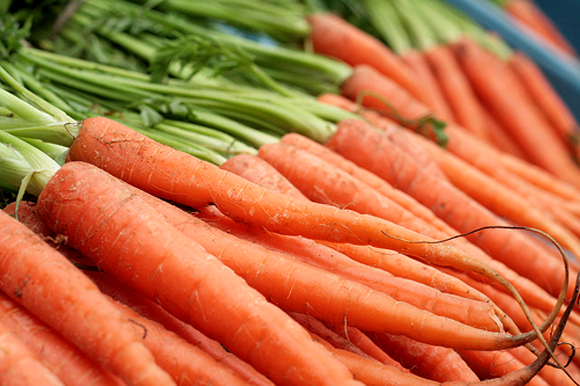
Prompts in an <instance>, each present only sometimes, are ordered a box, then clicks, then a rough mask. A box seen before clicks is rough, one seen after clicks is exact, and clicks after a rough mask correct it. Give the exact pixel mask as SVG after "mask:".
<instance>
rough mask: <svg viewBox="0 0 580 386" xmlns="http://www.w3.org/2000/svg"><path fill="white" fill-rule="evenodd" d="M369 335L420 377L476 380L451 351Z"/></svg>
mask: <svg viewBox="0 0 580 386" xmlns="http://www.w3.org/2000/svg"><path fill="white" fill-rule="evenodd" d="M370 337H371V339H372V340H373V341H374V342H375V343H377V345H378V346H379V347H380V348H381V349H383V351H385V352H386V353H387V354H388V355H389V356H391V357H392V358H393V359H395V360H396V361H397V362H399V363H401V365H403V366H404V367H405V368H407V369H409V370H410V371H411V372H413V373H414V374H416V375H418V376H420V377H422V378H426V379H431V380H434V381H438V382H447V381H463V382H475V381H479V377H477V375H475V373H474V372H473V371H472V370H471V369H470V368H469V366H467V364H466V363H465V361H464V360H463V359H462V358H461V357H460V356H459V354H457V352H456V351H455V350H451V349H448V348H445V347H439V346H431V345H427V344H424V343H420V342H416V341H413V340H412V339H409V338H407V337H404V336H396V335H391V334H371V335H370Z"/></svg>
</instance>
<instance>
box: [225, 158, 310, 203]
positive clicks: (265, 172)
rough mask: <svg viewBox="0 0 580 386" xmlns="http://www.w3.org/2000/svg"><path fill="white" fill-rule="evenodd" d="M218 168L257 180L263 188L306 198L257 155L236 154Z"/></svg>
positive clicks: (249, 179) (253, 180)
mask: <svg viewBox="0 0 580 386" xmlns="http://www.w3.org/2000/svg"><path fill="white" fill-rule="evenodd" d="M220 168H221V169H223V170H227V171H230V172H232V173H234V174H237V175H238V176H240V177H244V178H245V179H246V180H248V181H252V182H256V183H257V181H258V180H259V181H260V184H259V185H261V186H263V187H265V188H268V189H272V190H276V191H278V192H280V193H284V194H288V195H290V196H293V197H296V198H302V199H304V200H307V198H306V196H304V194H302V192H300V190H298V189H297V188H296V187H295V186H294V185H292V183H291V182H290V181H288V179H287V178H285V177H284V176H283V175H281V174H280V173H276V170H275V169H274V168H273V167H272V165H270V164H269V163H268V162H266V161H264V160H263V159H261V158H259V157H257V156H254V155H250V154H238V155H235V156H233V157H231V158H228V160H227V161H226V162H224V163H223V164H221V165H220Z"/></svg>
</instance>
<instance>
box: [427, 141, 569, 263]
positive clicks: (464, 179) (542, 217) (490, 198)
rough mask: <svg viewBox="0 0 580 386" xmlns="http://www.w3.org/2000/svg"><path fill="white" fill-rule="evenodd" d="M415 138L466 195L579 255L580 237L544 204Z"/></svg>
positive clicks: (428, 142) (439, 148)
mask: <svg viewBox="0 0 580 386" xmlns="http://www.w3.org/2000/svg"><path fill="white" fill-rule="evenodd" d="M416 139H417V142H420V143H421V144H423V145H424V146H425V150H426V151H427V152H428V153H429V154H431V155H432V156H433V157H434V158H435V159H436V160H437V162H438V164H439V165H440V166H441V168H442V169H443V170H445V173H446V174H447V177H448V178H449V180H450V181H451V182H452V183H453V184H454V185H455V186H456V187H458V188H459V189H461V190H462V191H463V192H465V193H466V194H467V195H469V196H470V197H472V198H474V199H476V200H477V201H479V203H481V204H482V205H484V206H485V207H487V208H488V209H490V210H491V211H492V212H494V213H495V214H497V215H499V216H502V217H504V218H506V219H509V220H511V221H512V222H513V223H516V224H520V225H526V226H529V227H532V228H536V229H540V230H543V231H544V232H546V233H548V234H549V235H550V236H552V237H553V238H554V239H555V240H556V241H558V242H559V243H560V244H561V245H562V246H563V247H565V248H568V249H569V250H570V251H571V252H572V253H573V254H574V255H576V256H580V240H578V239H577V237H576V236H575V235H574V234H573V233H571V232H570V231H569V230H568V229H566V228H565V227H563V226H562V225H561V224H560V223H559V222H558V221H557V220H556V219H554V218H553V216H552V214H551V213H548V212H547V211H546V210H544V208H538V207H536V206H535V205H534V201H532V200H533V198H531V199H528V197H526V196H523V195H522V194H519V193H518V192H515V191H513V190H511V189H510V188H508V187H507V186H505V185H503V184H501V183H499V181H497V180H496V179H494V178H493V177H491V176H489V175H488V174H485V173H484V172H482V171H481V170H479V169H477V168H476V167H474V166H472V165H470V164H469V163H467V162H466V161H464V160H462V159H461V158H459V157H457V156H455V155H454V154H451V153H449V152H447V151H445V150H444V149H442V148H441V147H439V146H437V145H436V144H434V143H432V142H430V141H428V140H426V139H425V138H422V137H419V136H417V137H416ZM497 172H499V171H497ZM482 192H485V194H482ZM572 274H574V273H572Z"/></svg>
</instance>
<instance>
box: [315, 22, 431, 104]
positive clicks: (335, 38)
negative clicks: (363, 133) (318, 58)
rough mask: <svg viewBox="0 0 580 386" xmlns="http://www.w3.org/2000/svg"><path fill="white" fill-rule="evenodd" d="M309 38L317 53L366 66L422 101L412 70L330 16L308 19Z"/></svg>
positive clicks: (371, 39) (378, 43)
mask: <svg viewBox="0 0 580 386" xmlns="http://www.w3.org/2000/svg"><path fill="white" fill-rule="evenodd" d="M308 22H309V24H310V27H311V32H310V36H309V40H310V43H311V44H312V48H313V50H314V52H316V53H318V54H320V55H325V56H330V57H333V58H335V59H338V60H341V61H343V62H345V63H347V64H349V65H351V66H353V67H354V66H357V65H360V64H366V65H369V66H372V67H374V68H375V69H376V70H377V71H379V72H381V73H382V74H384V75H385V76H388V77H389V78H391V79H392V80H393V81H394V82H397V83H398V84H400V85H401V86H402V87H403V88H405V89H406V90H408V92H409V93H411V94H412V95H414V96H415V97H416V98H417V99H419V100H421V101H427V100H428V97H427V96H426V92H425V90H424V89H423V88H422V87H421V86H420V85H419V83H418V82H417V81H416V78H415V77H414V76H413V72H412V71H411V70H410V68H409V67H408V66H407V65H406V64H405V63H404V62H403V61H402V60H401V58H400V57H398V56H397V55H396V54H395V53H394V52H392V51H391V50H390V49H389V48H388V47H387V46H386V45H385V44H384V43H382V42H381V41H380V40H378V39H376V38H375V37H373V36H371V35H369V34H367V33H366V32H364V31H362V30H360V29H358V28H356V27H355V26H353V25H352V24H350V23H348V22H347V21H345V20H344V19H342V18H340V17H338V16H336V15H333V14H331V13H316V14H312V15H310V16H308Z"/></svg>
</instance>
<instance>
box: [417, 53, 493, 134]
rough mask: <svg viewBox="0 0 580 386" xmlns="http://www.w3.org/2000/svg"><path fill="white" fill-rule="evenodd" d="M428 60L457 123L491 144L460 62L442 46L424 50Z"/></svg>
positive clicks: (474, 96) (481, 113)
mask: <svg viewBox="0 0 580 386" xmlns="http://www.w3.org/2000/svg"><path fill="white" fill-rule="evenodd" d="M425 57H426V58H427V61H428V63H429V65H430V67H431V70H432V72H433V74H434V75H435V78H436V79H437V81H438V84H439V87H440V88H441V91H442V93H443V95H444V96H445V99H446V100H447V102H448V103H449V105H450V106H451V109H452V111H453V116H454V121H455V122H457V123H459V124H460V125H462V126H463V127H465V128H466V129H468V130H469V131H471V132H472V133H473V134H474V135H475V136H477V137H478V138H479V139H481V140H483V141H488V133H487V130H486V123H485V116H484V114H483V111H482V110H483V109H482V107H481V105H480V103H479V100H478V99H477V96H476V95H475V93H474V91H473V89H472V88H471V84H470V83H469V80H468V79H467V78H466V76H465V74H464V73H463V71H462V69H461V67H460V66H459V64H458V63H457V60H456V59H455V55H454V54H453V51H452V50H451V46H449V45H447V44H439V45H436V46H434V47H431V48H429V49H427V50H426V51H425ZM435 112H436V111H435ZM439 118H444V117H439Z"/></svg>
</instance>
